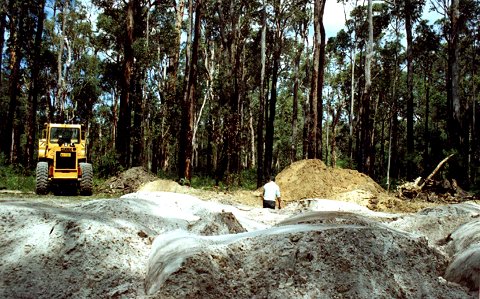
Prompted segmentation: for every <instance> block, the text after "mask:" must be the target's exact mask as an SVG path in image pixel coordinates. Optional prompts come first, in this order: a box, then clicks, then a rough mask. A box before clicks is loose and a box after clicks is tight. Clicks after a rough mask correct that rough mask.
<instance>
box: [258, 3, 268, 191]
mask: <svg viewBox="0 0 480 299" xmlns="http://www.w3.org/2000/svg"><path fill="white" fill-rule="evenodd" d="M265 9H266V6H265V4H264V8H263V12H262V37H261V53H260V55H261V59H260V60H261V70H260V85H259V97H260V98H259V111H258V120H257V188H260V187H261V186H262V185H263V183H264V176H263V150H264V147H263V146H264V144H263V141H264V139H263V126H264V118H263V116H264V115H265V94H264V90H265V88H264V85H265V56H266V55H265V53H266V34H267V24H266V19H265V18H266V15H265V14H266V12H265Z"/></svg>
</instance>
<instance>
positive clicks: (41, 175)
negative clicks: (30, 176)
mask: <svg viewBox="0 0 480 299" xmlns="http://www.w3.org/2000/svg"><path fill="white" fill-rule="evenodd" d="M35 193H36V194H38V195H45V194H47V193H48V162H38V163H37V170H36V177H35Z"/></svg>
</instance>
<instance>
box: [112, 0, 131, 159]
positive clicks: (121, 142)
mask: <svg viewBox="0 0 480 299" xmlns="http://www.w3.org/2000/svg"><path fill="white" fill-rule="evenodd" d="M134 2H135V1H134V0H129V1H128V4H127V15H126V28H125V41H124V45H123V51H124V58H123V59H124V61H123V76H122V81H121V94H120V115H119V118H118V130H117V138H116V139H117V140H116V141H117V144H116V151H117V156H118V159H119V162H120V165H121V166H123V167H125V168H128V167H129V166H130V139H131V138H130V136H131V132H130V129H131V115H132V112H131V103H130V102H131V84H132V72H133V63H134V54H133V42H134V34H133V30H134Z"/></svg>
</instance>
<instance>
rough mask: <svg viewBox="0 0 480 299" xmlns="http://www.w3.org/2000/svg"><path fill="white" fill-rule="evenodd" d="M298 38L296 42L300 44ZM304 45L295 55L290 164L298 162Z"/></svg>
mask: <svg viewBox="0 0 480 299" xmlns="http://www.w3.org/2000/svg"><path fill="white" fill-rule="evenodd" d="M297 37H298V36H296V38H295V40H296V41H297V42H298V38H297ZM302 52H303V45H302V46H301V47H300V48H298V49H297V53H296V55H295V66H294V74H293V75H294V83H293V104H292V139H291V148H290V150H291V152H290V163H293V162H295V161H296V160H297V134H298V133H297V122H298V97H299V96H298V89H299V72H300V59H301V57H302Z"/></svg>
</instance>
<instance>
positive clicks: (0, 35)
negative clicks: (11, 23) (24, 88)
mask: <svg viewBox="0 0 480 299" xmlns="http://www.w3.org/2000/svg"><path fill="white" fill-rule="evenodd" d="M4 5H5V4H4ZM4 5H2V7H0V90H2V83H3V71H1V70H2V67H1V66H3V47H4V45H5V28H6V27H7V13H6V11H5V10H6V8H5V7H3V6H4ZM0 125H1V123H0ZM0 133H1V131H0ZM0 136H1V135H0Z"/></svg>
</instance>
